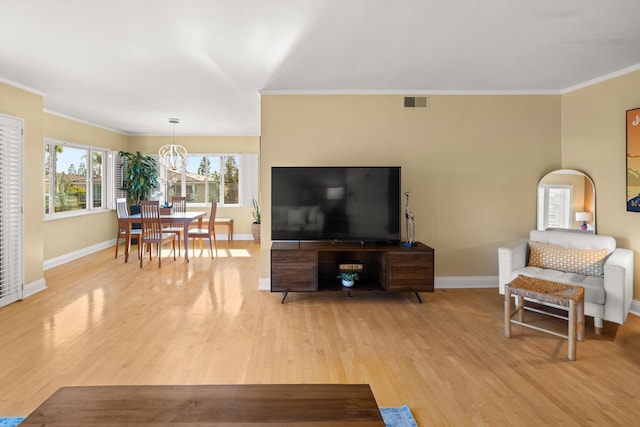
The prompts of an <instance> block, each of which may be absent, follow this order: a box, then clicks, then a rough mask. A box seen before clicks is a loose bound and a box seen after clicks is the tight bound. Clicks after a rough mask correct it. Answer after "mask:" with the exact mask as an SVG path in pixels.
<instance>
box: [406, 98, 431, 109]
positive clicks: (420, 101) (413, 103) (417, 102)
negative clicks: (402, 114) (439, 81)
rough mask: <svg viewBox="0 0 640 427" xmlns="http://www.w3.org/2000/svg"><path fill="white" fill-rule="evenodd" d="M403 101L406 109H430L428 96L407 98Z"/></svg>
mask: <svg viewBox="0 0 640 427" xmlns="http://www.w3.org/2000/svg"><path fill="white" fill-rule="evenodd" d="M402 100H403V101H402V102H403V106H404V108H429V97H428V96H405V97H403V98H402Z"/></svg>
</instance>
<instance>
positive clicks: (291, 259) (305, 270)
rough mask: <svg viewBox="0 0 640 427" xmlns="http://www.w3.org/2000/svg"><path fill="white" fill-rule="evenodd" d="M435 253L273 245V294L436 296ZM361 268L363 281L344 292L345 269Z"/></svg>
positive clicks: (309, 244) (349, 246)
mask: <svg viewBox="0 0 640 427" xmlns="http://www.w3.org/2000/svg"><path fill="white" fill-rule="evenodd" d="M433 260H434V250H433V248H430V247H429V246H427V245H424V244H422V243H418V244H417V245H416V246H413V247H407V246H403V245H401V244H393V245H385V244H371V243H368V244H359V243H351V242H337V243H333V242H298V241H293V242H273V244H272V245H271V292H282V293H283V297H282V302H284V300H285V298H286V297H287V294H288V293H289V292H323V291H343V290H346V291H347V297H349V298H350V297H351V292H414V293H415V295H416V297H417V298H418V301H419V302H422V299H421V298H420V294H419V292H433V290H434V277H433V276H434V274H433ZM348 262H358V263H361V264H362V270H361V271H358V275H359V280H358V281H356V284H355V286H353V287H352V288H343V286H342V284H341V281H340V279H338V278H337V276H338V274H339V265H340V264H341V263H348Z"/></svg>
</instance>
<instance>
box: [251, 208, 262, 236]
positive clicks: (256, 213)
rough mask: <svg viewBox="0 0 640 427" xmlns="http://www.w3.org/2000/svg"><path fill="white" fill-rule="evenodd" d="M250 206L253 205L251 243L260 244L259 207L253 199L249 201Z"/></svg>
mask: <svg viewBox="0 0 640 427" xmlns="http://www.w3.org/2000/svg"><path fill="white" fill-rule="evenodd" d="M251 204H252V205H253V212H252V215H253V223H252V224H251V234H252V235H253V241H254V242H256V243H260V219H261V216H260V205H258V201H257V200H256V198H255V197H254V198H253V199H252V200H251Z"/></svg>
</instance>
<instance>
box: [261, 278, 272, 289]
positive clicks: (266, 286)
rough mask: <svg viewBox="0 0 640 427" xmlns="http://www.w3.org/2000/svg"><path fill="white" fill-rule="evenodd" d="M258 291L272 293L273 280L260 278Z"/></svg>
mask: <svg viewBox="0 0 640 427" xmlns="http://www.w3.org/2000/svg"><path fill="white" fill-rule="evenodd" d="M258 290H259V291H270V290H271V278H266V279H264V278H260V281H259V282H258Z"/></svg>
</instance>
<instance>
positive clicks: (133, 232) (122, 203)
mask: <svg viewBox="0 0 640 427" xmlns="http://www.w3.org/2000/svg"><path fill="white" fill-rule="evenodd" d="M116 211H117V212H118V234H117V235H116V256H115V257H116V258H118V247H119V246H120V239H125V244H126V245H127V248H126V251H127V252H131V240H132V239H133V238H135V239H136V244H137V245H138V247H139V246H140V234H141V233H142V230H140V229H130V230H129V233H127V228H130V227H131V224H126V223H120V218H122V217H125V216H128V215H129V213H128V212H127V199H125V198H121V199H120V198H119V199H116ZM138 252H140V251H139V250H138Z"/></svg>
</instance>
